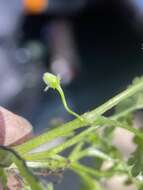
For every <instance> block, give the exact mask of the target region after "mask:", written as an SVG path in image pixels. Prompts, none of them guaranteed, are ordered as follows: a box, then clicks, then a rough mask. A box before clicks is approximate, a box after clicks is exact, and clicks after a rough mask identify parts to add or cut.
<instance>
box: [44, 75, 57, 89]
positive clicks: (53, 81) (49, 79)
mask: <svg viewBox="0 0 143 190" xmlns="http://www.w3.org/2000/svg"><path fill="white" fill-rule="evenodd" d="M43 80H44V82H45V83H46V85H47V87H46V89H45V90H47V89H48V88H53V89H57V88H58V87H59V86H60V77H59V76H56V75H53V74H51V73H48V72H47V73H45V74H44V75H43Z"/></svg>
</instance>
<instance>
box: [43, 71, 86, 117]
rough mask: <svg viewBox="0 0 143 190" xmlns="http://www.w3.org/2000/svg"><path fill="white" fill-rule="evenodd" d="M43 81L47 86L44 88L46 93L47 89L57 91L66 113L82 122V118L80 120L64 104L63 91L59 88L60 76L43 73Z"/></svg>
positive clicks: (65, 103)
mask: <svg viewBox="0 0 143 190" xmlns="http://www.w3.org/2000/svg"><path fill="white" fill-rule="evenodd" d="M43 80H44V82H45V84H46V85H47V86H46V88H45V91H47V90H48V89H49V88H52V89H54V90H57V92H58V93H59V94H60V96H61V99H62V102H63V105H64V107H65V109H66V110H67V112H68V113H70V114H71V115H74V116H75V117H77V118H79V119H80V120H81V121H83V120H84V118H82V117H81V116H80V115H78V114H77V113H75V112H73V111H72V110H71V109H70V108H69V107H68V105H67V102H66V98H65V95H64V92H63V89H62V87H61V79H60V76H56V75H53V74H51V73H48V72H47V73H45V74H44V76H43Z"/></svg>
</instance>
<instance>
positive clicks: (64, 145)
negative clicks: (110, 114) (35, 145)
mask: <svg viewBox="0 0 143 190" xmlns="http://www.w3.org/2000/svg"><path fill="white" fill-rule="evenodd" d="M99 127H100V126H93V127H90V128H88V129H86V130H84V131H83V132H81V133H80V134H78V135H76V136H75V137H73V138H72V139H69V140H67V141H65V142H64V143H62V144H59V145H58V146H56V147H54V148H52V149H51V150H48V151H44V152H39V153H35V154H34V153H33V154H26V155H25V159H26V160H32V161H33V160H41V159H46V158H48V157H50V156H53V155H55V154H58V153H60V152H62V151H64V150H65V149H66V148H69V147H70V146H73V145H75V144H76V143H78V142H80V141H82V139H83V138H84V137H85V136H87V135H88V134H89V133H91V132H93V131H95V130H96V129H97V128H99Z"/></svg>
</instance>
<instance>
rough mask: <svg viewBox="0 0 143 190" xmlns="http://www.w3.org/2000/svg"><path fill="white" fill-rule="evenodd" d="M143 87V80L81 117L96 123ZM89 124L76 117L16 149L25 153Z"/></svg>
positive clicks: (20, 152)
mask: <svg viewBox="0 0 143 190" xmlns="http://www.w3.org/2000/svg"><path fill="white" fill-rule="evenodd" d="M142 88H143V82H142V81H141V82H139V83H137V84H135V85H134V86H131V87H129V88H128V89H127V90H125V91H124V92H122V93H120V94H118V95H116V96H115V97H113V98H112V99H110V100H109V101H107V102H106V103H104V104H103V105H101V106H99V107H98V108H96V109H95V110H93V111H91V112H88V113H86V114H83V115H82V116H81V117H84V118H85V120H86V121H89V124H91V123H94V122H95V121H98V116H100V115H102V114H104V113H105V112H106V111H108V110H109V109H111V108H113V107H114V106H115V105H117V104H118V103H119V102H121V101H123V100H125V99H126V98H129V97H131V96H132V95H134V94H135V93H137V92H138V91H140V90H142ZM84 126H87V122H84V121H81V120H79V119H75V120H73V121H71V122H68V123H66V124H64V125H62V126H59V127H57V128H56V129H53V130H51V131H48V132H46V133H44V134H41V135H39V136H38V137H35V138H33V139H31V140H29V141H27V142H26V143H23V144H22V145H19V146H16V147H14V149H15V150H16V151H17V152H18V153H19V154H22V155H23V154H25V153H28V152H29V151H31V150H32V149H34V148H36V147H38V146H40V145H42V144H44V143H46V142H48V141H51V140H53V139H54V138H56V137H59V136H66V135H68V134H69V133H71V132H72V131H73V130H75V129H78V128H81V127H84Z"/></svg>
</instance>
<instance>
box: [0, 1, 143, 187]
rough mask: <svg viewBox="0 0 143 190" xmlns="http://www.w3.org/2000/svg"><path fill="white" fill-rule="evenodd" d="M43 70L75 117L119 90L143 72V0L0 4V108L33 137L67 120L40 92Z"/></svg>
mask: <svg viewBox="0 0 143 190" xmlns="http://www.w3.org/2000/svg"><path fill="white" fill-rule="evenodd" d="M46 71H49V72H52V73H55V74H59V75H60V76H61V78H62V84H63V87H64V90H65V94H66V96H67V100H68V102H69V104H70V106H71V107H72V108H73V109H74V110H75V111H76V112H78V113H83V112H85V111H88V110H91V109H93V108H95V107H96V106H98V105H100V104H102V103H103V102H104V101H105V100H108V99H109V98H111V97H112V96H114V95H115V94H117V93H118V92H120V91H122V90H123V89H124V88H125V87H126V86H127V85H128V84H129V83H130V82H131V80H132V79H133V78H134V77H135V76H140V75H142V74H143V0H126V1H124V0H120V1H119V0H108V1H107V0H72V1H67V0H12V1H11V0H0V105H1V106H4V107H6V108H8V109H10V110H11V111H14V112H16V113H18V114H20V115H22V116H24V117H26V118H27V119H28V120H29V121H31V123H32V124H33V126H34V130H35V133H39V132H41V131H42V130H44V129H45V128H47V127H49V126H52V125H56V124H57V123H59V122H63V121H66V120H69V119H71V116H69V114H67V113H66V111H65V110H64V108H63V105H62V104H61V101H60V98H59V96H58V95H57V94H56V93H55V92H53V91H52V90H49V91H48V93H44V92H43V90H44V87H45V86H44V84H43V82H42V75H43V73H44V72H46ZM70 175H71V174H69V176H68V177H67V179H65V182H63V183H62V184H61V189H69V182H70V183H71V181H70V180H71V176H70ZM75 184H76V183H74V184H73V186H72V187H71V188H72V189H76V185H75ZM74 185H75V187H74Z"/></svg>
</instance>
